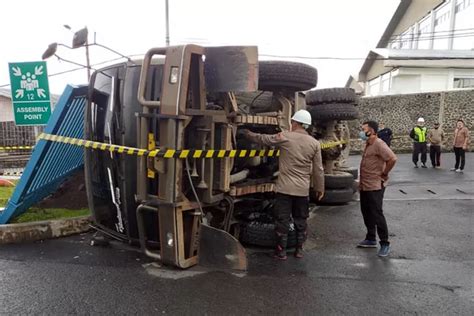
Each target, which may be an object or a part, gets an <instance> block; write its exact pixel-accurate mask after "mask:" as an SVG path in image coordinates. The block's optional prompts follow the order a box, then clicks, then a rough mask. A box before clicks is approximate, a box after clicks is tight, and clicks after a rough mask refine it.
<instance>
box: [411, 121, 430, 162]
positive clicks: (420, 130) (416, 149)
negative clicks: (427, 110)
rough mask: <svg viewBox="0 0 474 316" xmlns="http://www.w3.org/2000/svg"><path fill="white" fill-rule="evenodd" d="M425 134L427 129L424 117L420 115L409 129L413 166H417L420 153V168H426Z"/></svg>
mask: <svg viewBox="0 0 474 316" xmlns="http://www.w3.org/2000/svg"><path fill="white" fill-rule="evenodd" d="M426 134H427V129H426V127H425V119H424V118H422V117H420V118H419V119H418V120H417V122H416V126H415V127H414V128H413V129H412V130H411V132H410V137H411V138H412V139H413V157H412V160H413V163H414V164H415V168H418V157H419V156H420V154H421V168H426V153H427V148H428V146H427V144H426Z"/></svg>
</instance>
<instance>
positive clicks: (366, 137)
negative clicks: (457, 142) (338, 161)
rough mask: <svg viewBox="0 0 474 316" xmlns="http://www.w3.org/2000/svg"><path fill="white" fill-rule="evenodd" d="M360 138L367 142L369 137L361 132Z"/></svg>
mask: <svg viewBox="0 0 474 316" xmlns="http://www.w3.org/2000/svg"><path fill="white" fill-rule="evenodd" d="M359 138H360V139H362V140H367V139H368V138H369V137H368V135H367V133H366V132H364V131H360V132H359Z"/></svg>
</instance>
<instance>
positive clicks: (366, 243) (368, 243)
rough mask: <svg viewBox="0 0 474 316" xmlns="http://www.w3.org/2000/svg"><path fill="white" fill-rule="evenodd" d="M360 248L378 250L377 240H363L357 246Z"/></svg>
mask: <svg viewBox="0 0 474 316" xmlns="http://www.w3.org/2000/svg"><path fill="white" fill-rule="evenodd" d="M357 247H359V248H377V242H376V241H375V240H367V239H365V240H362V241H361V242H360V243H358V244H357Z"/></svg>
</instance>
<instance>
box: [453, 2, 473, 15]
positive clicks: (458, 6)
mask: <svg viewBox="0 0 474 316" xmlns="http://www.w3.org/2000/svg"><path fill="white" fill-rule="evenodd" d="M471 4H474V0H458V3H457V4H456V10H455V12H456V13H458V12H461V11H462V10H464V9H466V8H467V7H468V6H470V5H471Z"/></svg>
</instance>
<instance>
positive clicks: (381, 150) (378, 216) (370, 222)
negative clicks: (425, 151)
mask: <svg viewBox="0 0 474 316" xmlns="http://www.w3.org/2000/svg"><path fill="white" fill-rule="evenodd" d="M377 129H378V124H377V122H375V121H367V122H365V123H364V124H362V131H361V132H360V134H359V137H360V138H361V139H362V140H365V141H366V144H365V148H364V153H363V154H362V160H361V162H360V173H359V174H360V175H359V176H360V182H359V191H360V209H361V211H362V216H363V218H364V224H365V227H366V228H367V234H366V236H365V239H364V240H362V241H361V242H359V244H358V245H357V246H358V247H361V248H377V241H376V235H375V233H377V234H378V236H379V239H380V249H379V252H378V255H379V256H380V257H386V256H388V254H389V253H390V242H389V241H388V228H387V221H386V220H385V216H384V215H383V195H384V193H385V185H386V184H387V181H388V174H389V172H390V171H391V170H392V168H393V166H395V163H396V162H397V156H396V155H395V154H394V153H393V151H392V150H391V149H390V148H389V147H388V146H387V144H385V142H383V141H382V140H381V139H380V138H378V137H377Z"/></svg>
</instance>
